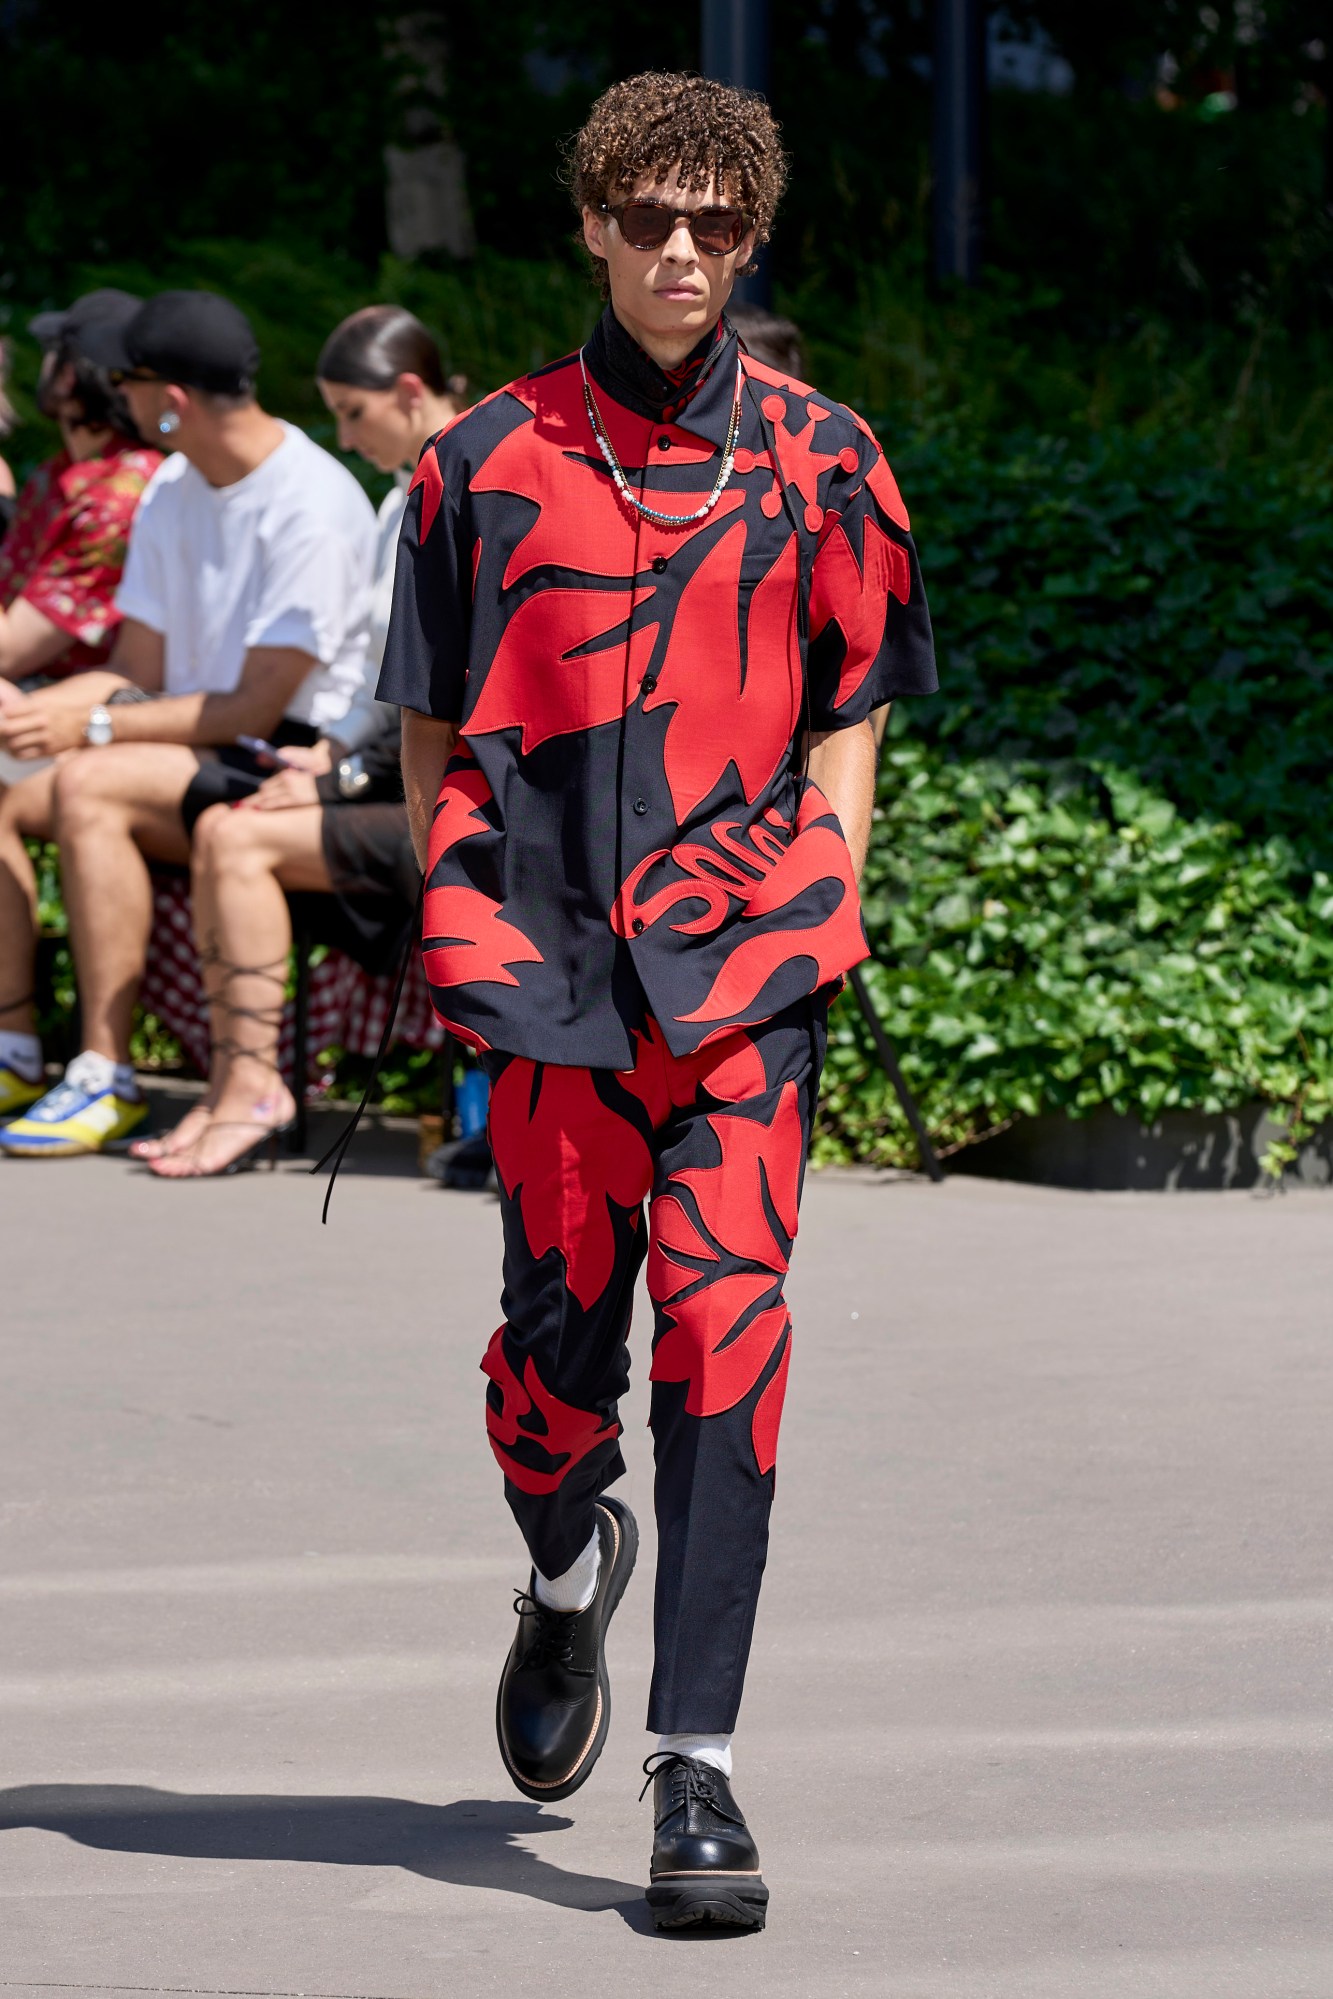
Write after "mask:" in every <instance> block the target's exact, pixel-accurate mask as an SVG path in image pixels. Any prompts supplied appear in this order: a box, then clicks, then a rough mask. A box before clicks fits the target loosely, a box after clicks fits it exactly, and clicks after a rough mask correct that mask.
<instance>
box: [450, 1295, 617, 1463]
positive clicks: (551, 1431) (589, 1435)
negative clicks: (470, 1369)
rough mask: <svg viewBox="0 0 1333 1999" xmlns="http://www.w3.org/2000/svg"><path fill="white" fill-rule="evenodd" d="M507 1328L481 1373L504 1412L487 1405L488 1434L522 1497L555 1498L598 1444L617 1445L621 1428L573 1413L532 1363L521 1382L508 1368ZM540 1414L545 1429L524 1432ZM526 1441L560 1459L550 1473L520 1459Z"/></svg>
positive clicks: (579, 1411)
mask: <svg viewBox="0 0 1333 1999" xmlns="http://www.w3.org/2000/svg"><path fill="white" fill-rule="evenodd" d="M504 1335H505V1329H504V1327H503V1326H501V1327H500V1329H499V1331H498V1332H497V1333H496V1334H495V1336H494V1338H493V1339H492V1341H491V1343H490V1345H489V1346H488V1347H487V1349H486V1353H485V1357H484V1358H483V1360H482V1363H481V1371H482V1373H483V1374H484V1375H487V1376H489V1378H490V1379H491V1380H492V1381H493V1382H494V1383H495V1385H496V1387H497V1388H498V1389H499V1391H500V1397H501V1402H500V1407H499V1408H498V1409H494V1408H492V1407H491V1404H490V1402H489V1401H488V1402H487V1404H486V1429H487V1433H488V1435H489V1437H490V1440H491V1449H492V1450H493V1451H494V1453H495V1456H496V1461H497V1462H498V1464H499V1466H500V1469H501V1471H502V1472H503V1473H504V1475H505V1477H506V1478H507V1479H509V1480H510V1482H511V1483H512V1484H514V1485H516V1486H517V1487H518V1489H519V1491H520V1492H528V1493H533V1494H544V1493H551V1492H554V1491H555V1490H556V1488H557V1487H558V1486H559V1485H560V1484H561V1482H562V1480H563V1479H564V1478H565V1476H566V1474H567V1473H568V1472H570V1471H571V1470H572V1469H573V1467H574V1466H575V1465H576V1464H578V1463H579V1461H580V1459H582V1458H586V1457H587V1455H588V1453H589V1451H592V1450H596V1448H597V1446H598V1445H599V1444H605V1443H613V1442H614V1441H615V1439H616V1438H617V1437H618V1436H619V1435H620V1425H619V1423H614V1422H613V1423H603V1421H602V1419H601V1417H600V1416H597V1415H590V1414H588V1412H587V1411H585V1410H583V1409H572V1408H571V1407H570V1405H569V1403H567V1402H562V1401H561V1400H560V1398H559V1396H558V1395H552V1394H551V1393H550V1391H549V1389H546V1388H544V1387H543V1386H542V1380H541V1376H540V1375H539V1374H538V1372H537V1369H536V1367H535V1366H534V1364H533V1362H532V1360H531V1358H529V1359H528V1361H527V1362H526V1364H525V1366H524V1369H523V1379H522V1381H520V1380H519V1379H518V1376H517V1375H516V1374H515V1373H514V1370H513V1368H512V1367H511V1366H510V1365H509V1360H508V1358H507V1356H506V1354H505V1349H504ZM533 1414H535V1415H536V1416H537V1417H538V1418H539V1419H540V1422H541V1424H542V1428H541V1429H528V1428H525V1427H524V1423H523V1418H524V1417H526V1416H532V1415H533ZM520 1439H522V1440H523V1441H525V1442H527V1443H530V1444H535V1445H537V1446H538V1448H539V1449H540V1450H542V1451H544V1452H546V1454H547V1455H548V1456H549V1457H551V1458H553V1459H556V1460H558V1462H557V1463H556V1464H555V1465H554V1467H553V1469H552V1470H550V1471H538V1470H536V1469H534V1467H533V1466H532V1465H529V1464H525V1463H524V1461H523V1460H522V1458H519V1457H515V1455H514V1446H515V1444H517V1443H518V1442H519V1440H520Z"/></svg>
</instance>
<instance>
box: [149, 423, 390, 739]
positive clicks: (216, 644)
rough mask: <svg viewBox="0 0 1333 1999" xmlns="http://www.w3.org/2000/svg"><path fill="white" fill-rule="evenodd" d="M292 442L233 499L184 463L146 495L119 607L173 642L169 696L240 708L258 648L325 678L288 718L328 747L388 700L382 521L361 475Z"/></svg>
mask: <svg viewBox="0 0 1333 1999" xmlns="http://www.w3.org/2000/svg"><path fill="white" fill-rule="evenodd" d="M282 428H283V432H284V436H283V440H282V443H281V444H280V445H279V446H278V447H277V449H276V451H271V452H270V453H269V455H268V457H267V458H266V459H265V460H264V461H263V463H262V464H261V465H257V466H256V467H255V469H254V471H253V472H248V473H247V474H246V476H245V478H244V479H238V480H237V481H236V483H235V484H234V485H231V486H210V485H209V483H208V481H207V480H206V479H205V478H204V476H203V474H202V473H201V472H198V471H196V469H195V468H194V466H193V465H191V464H190V462H189V460H188V459H186V458H183V457H182V456H181V454H180V453H179V452H174V453H173V454H172V455H171V456H170V457H169V458H167V459H166V460H165V461H164V462H163V463H162V464H161V465H160V466H159V467H158V469H157V471H156V472H155V473H154V474H153V476H152V478H151V479H150V480H149V482H148V484H147V486H146V487H145V489H144V494H143V498H142V499H141V500H140V502H139V510H138V512H137V513H136V515H135V517H134V527H133V529H132V531H131V534H130V546H129V554H128V556H127V558H126V562H125V573H124V576H123V577H122V579H121V584H120V588H119V590H118V591H117V592H116V606H117V608H118V609H119V610H120V611H121V612H122V613H123V614H124V616H125V617H127V618H137V619H138V620H139V622H140V623H141V624H145V625H148V626H149V627H150V628H151V629H152V630H153V631H155V632H161V633H162V635H163V637H164V639H165V641H166V660H165V673H164V680H163V688H164V691H165V692H166V693H167V694H230V693H231V691H232V690H233V688H235V687H236V686H237V684H238V682H239V681H240V677H241V667H242V665H243V663H244V660H245V655H246V653H247V652H248V651H249V650H250V648H251V647H252V646H295V647H297V648H299V649H300V650H301V651H302V652H308V653H310V654H312V655H313V657H314V658H316V659H317V660H318V661H319V665H318V666H317V667H315V668H314V669H313V670H312V671H311V672H310V673H308V674H307V675H306V677H305V679H304V680H303V681H302V682H301V685H300V686H299V687H298V688H297V690H296V692H295V694H294V695H293V696H292V699H291V701H290V702H289V703H288V705H287V715H288V717H289V718H290V720H292V721H293V722H308V723H310V724H312V725H313V726H314V727H315V728H316V729H318V730H320V731H321V732H322V733H327V734H330V735H336V734H337V724H338V722H339V721H340V720H341V719H342V717H343V716H344V715H346V713H347V711H348V709H349V708H350V707H351V706H352V704H353V702H354V701H355V700H356V697H357V693H358V690H359V689H360V688H361V687H362V686H363V685H364V684H365V683H366V682H369V684H370V685H371V687H372V688H373V686H374V681H375V674H376V670H377V665H378V662H377V661H376V660H375V659H374V657H373V656H372V654H371V651H370V608H371V590H372V586H373V582H374V566H375V542H376V532H375V515H374V512H373V510H372V508H371V505H370V501H369V500H368V499H367V498H366V495H365V494H364V492H363V491H362V490H361V488H360V486H358V484H357V482H356V480H355V479H354V478H353V477H352V475H351V473H350V472H349V471H348V470H347V469H346V467H345V466H342V465H340V464H339V463H338V461H337V459H336V458H332V457H330V455H329V453H328V452H327V451H322V450H321V449H320V447H319V445H317V444H315V443H313V442H312V441H311V439H310V438H308V437H307V436H306V434H305V432H304V431H302V430H298V429H297V428H296V427H295V425H293V424H289V423H284V424H283V426H282Z"/></svg>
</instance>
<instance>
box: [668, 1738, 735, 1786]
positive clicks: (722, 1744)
mask: <svg viewBox="0 0 1333 1999" xmlns="http://www.w3.org/2000/svg"><path fill="white" fill-rule="evenodd" d="M657 1747H658V1750H659V1751H664V1752H665V1753H666V1754H667V1755H669V1756H692V1757H693V1758H694V1760H695V1762H696V1763H710V1764H711V1765H712V1767H713V1769H714V1770H720V1771H721V1772H722V1775H723V1776H724V1777H727V1778H730V1776H731V1737H730V1736H729V1735H659V1736H658V1738H657Z"/></svg>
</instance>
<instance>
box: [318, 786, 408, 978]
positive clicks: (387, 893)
mask: <svg viewBox="0 0 1333 1999" xmlns="http://www.w3.org/2000/svg"><path fill="white" fill-rule="evenodd" d="M319 834H320V845H321V846H322V847H323V849H324V861H325V865H326V866H327V868H328V871H329V880H330V881H331V882H332V884H333V894H332V895H306V894H302V895H293V896H292V897H290V901H291V905H292V915H293V919H294V920H295V922H296V923H297V925H298V926H299V927H300V928H301V929H303V930H304V931H305V932H306V934H307V935H308V936H309V937H310V938H311V939H312V940H313V941H314V942H316V943H319V944H328V945H331V946H332V947H333V948H334V949H335V950H338V951H345V952H346V953H347V955H348V957H349V958H355V960H356V962H357V963H358V965H361V966H362V967H364V969H365V970H366V971H368V972H375V973H383V972H389V971H392V970H394V969H395V968H396V966H397V964H398V961H399V959H400V958H401V956H402V954H403V951H404V949H405V948H406V946H407V943H408V937H409V933H410V932H411V930H412V928H413V919H414V918H415V916H416V907H417V896H418V893H419V891H420V888H421V871H420V869H419V868H418V867H417V858H416V855H415V854H414V853H413V851H412V836H411V834H410V833H409V831H408V826H407V807H406V806H405V805H395V804H391V803H385V804H367V805H357V804H354V803H352V802H350V801H349V802H348V803H347V804H346V805H343V804H329V805H326V806H325V807H324V811H323V815H322V817H321V819H320V829H319Z"/></svg>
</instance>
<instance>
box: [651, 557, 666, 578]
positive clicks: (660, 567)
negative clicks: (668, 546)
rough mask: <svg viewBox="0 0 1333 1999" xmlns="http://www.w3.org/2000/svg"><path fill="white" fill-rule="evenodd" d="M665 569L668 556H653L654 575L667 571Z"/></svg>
mask: <svg viewBox="0 0 1333 1999" xmlns="http://www.w3.org/2000/svg"><path fill="white" fill-rule="evenodd" d="M665 569H666V557H665V556H664V555H655V556H654V557H653V575H654V576H661V575H662V574H663V572H664V571H665Z"/></svg>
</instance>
